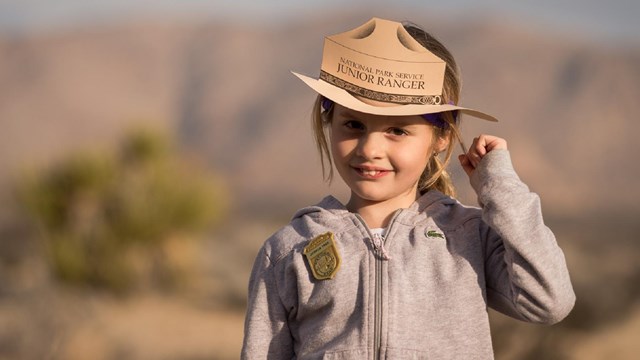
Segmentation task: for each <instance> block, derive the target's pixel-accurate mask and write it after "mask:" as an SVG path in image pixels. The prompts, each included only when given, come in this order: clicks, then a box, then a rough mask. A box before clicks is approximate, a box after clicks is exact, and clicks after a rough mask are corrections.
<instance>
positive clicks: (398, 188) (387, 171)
mask: <svg viewBox="0 0 640 360" xmlns="http://www.w3.org/2000/svg"><path fill="white" fill-rule="evenodd" d="M433 139H434V133H433V127H432V126H431V125H430V124H428V123H427V122H426V121H425V120H424V119H423V118H422V117H420V116H418V115H414V116H379V115H371V114H365V113H361V112H358V111H354V110H350V109H347V108H345V107H343V106H340V105H339V104H335V108H334V109H333V118H332V121H331V152H332V155H333V161H334V164H335V167H336V169H337V170H338V173H339V174H340V176H341V177H342V179H343V180H344V182H345V183H346V184H347V185H348V186H349V188H350V189H351V199H350V201H349V205H351V206H356V207H361V206H366V205H371V204H375V203H381V202H387V203H388V204H390V205H393V206H395V207H396V208H405V207H408V206H409V205H411V203H413V202H414V201H415V200H416V198H417V196H418V191H417V186H418V180H419V179H420V175H421V174H422V172H423V171H424V169H425V167H426V166H427V163H428V162H429V159H430V157H431V156H432V155H433V153H434V151H438V152H440V151H442V150H444V149H445V148H446V145H447V141H446V140H445V139H443V138H438V140H437V141H435V143H434V141H433Z"/></svg>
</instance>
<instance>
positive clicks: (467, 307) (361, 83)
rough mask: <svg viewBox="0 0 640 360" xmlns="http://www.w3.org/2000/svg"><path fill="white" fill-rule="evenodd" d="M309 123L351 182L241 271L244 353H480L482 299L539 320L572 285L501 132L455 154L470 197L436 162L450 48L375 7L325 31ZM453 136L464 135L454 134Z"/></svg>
mask: <svg viewBox="0 0 640 360" xmlns="http://www.w3.org/2000/svg"><path fill="white" fill-rule="evenodd" d="M296 76H298V77H299V78H300V79H302V80H303V81H304V82H305V83H306V84H307V85H309V86H310V87H311V88H312V89H314V90H315V91H316V92H318V93H319V95H318V99H317V101H316V104H315V110H314V111H315V113H314V127H315V136H316V140H317V145H318V149H319V151H320V155H321V160H322V162H323V170H324V165H325V163H328V165H329V168H330V169H329V176H328V177H329V178H331V176H332V175H333V169H332V166H335V168H336V170H337V171H338V173H339V174H340V177H341V178H342V180H344V182H345V183H346V184H347V185H348V186H349V188H350V189H351V197H350V199H349V201H348V202H347V203H346V204H342V203H341V202H339V201H338V200H337V199H335V198H334V197H331V196H329V197H326V198H325V199H324V200H322V201H321V202H320V203H319V204H317V205H315V206H311V207H307V208H304V209H302V210H300V211H298V212H297V213H296V214H295V215H294V217H293V220H292V221H291V223H290V224H289V225H287V226H285V227H284V228H282V229H281V230H280V231H278V232H277V233H276V234H274V235H273V236H272V237H271V238H269V239H268V240H267V241H266V242H265V244H264V246H263V247H262V249H261V250H260V253H259V254H258V256H257V259H256V262H255V265H254V268H253V272H252V275H251V279H250V282H249V302H248V310H247V317H246V322H245V338H244V344H243V349H242V357H243V358H244V359H264V358H268V359H294V358H298V359H491V358H493V351H492V346H491V337H490V332H489V320H488V315H487V306H490V307H492V308H493V309H496V310H497V311H500V312H502V313H504V314H507V315H509V316H512V317H514V318H517V319H521V320H524V321H529V322H535V323H543V324H553V323H556V322H558V321H560V320H561V319H563V318H564V317H565V316H566V315H567V314H568V313H569V312H570V310H571V309H572V307H573V304H574V300H575V296H574V293H573V290H572V287H571V283H570V280H569V274H568V272H567V268H566V265H565V260H564V256H563V254H562V251H561V250H560V248H558V245H557V244H556V241H555V238H554V236H553V234H552V232H551V231H550V230H549V229H548V228H547V227H546V226H545V225H544V223H543V220H542V215H541V210H540V202H539V198H538V196H537V195H535V194H533V193H531V192H530V191H529V189H528V188H527V186H526V185H525V184H523V183H522V182H521V181H520V179H519V178H518V176H517V175H516V173H515V171H514V170H513V167H512V165H511V161H510V158H509V152H508V151H507V143H506V141H505V140H503V139H501V138H498V137H495V136H490V135H481V136H478V137H477V138H475V139H474V141H473V143H472V144H471V147H470V148H469V150H468V151H466V150H463V154H461V155H460V156H459V160H460V163H461V165H462V167H463V169H464V170H465V172H466V173H467V175H468V176H469V178H470V182H471V185H472V187H473V188H474V190H475V191H476V192H477V195H478V200H479V203H480V206H481V208H480V209H478V208H472V207H466V206H463V205H461V204H460V203H459V202H457V201H456V200H455V199H454V198H453V197H452V196H454V192H453V186H452V184H451V181H450V179H449V177H448V175H447V172H446V171H445V167H446V166H447V163H448V162H449V159H450V158H451V156H452V153H453V150H454V143H455V142H456V140H459V131H458V123H459V115H460V113H461V112H464V113H467V114H470V115H473V116H476V117H479V118H483V119H487V120H495V119H494V118H493V117H491V116H490V115H487V114H484V113H482V112H479V111H476V110H472V109H468V108H464V107H461V106H458V105H457V103H458V100H459V97H460V79H459V74H458V68H457V66H456V64H455V61H454V59H453V57H452V56H451V54H450V53H449V51H448V50H447V49H446V48H445V47H444V46H443V45H442V44H441V43H439V42H438V41H437V40H435V39H434V38H433V37H432V36H430V35H429V34H427V33H425V32H424V31H422V30H420V29H419V28H417V27H415V26H412V25H402V24H400V23H397V22H392V21H388V20H383V19H377V18H374V19H371V20H370V21H369V22H367V23H366V24H364V25H362V26H360V27H358V28H356V29H354V30H351V31H347V32H345V33H342V34H337V35H334V36H330V37H327V38H326V39H325V45H324V51H323V60H322V67H321V72H320V78H319V79H312V78H309V77H306V76H303V75H299V74H296ZM463 148H464V146H463Z"/></svg>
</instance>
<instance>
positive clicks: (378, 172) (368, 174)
mask: <svg viewBox="0 0 640 360" xmlns="http://www.w3.org/2000/svg"><path fill="white" fill-rule="evenodd" d="M353 169H354V170H355V171H356V172H357V173H358V174H359V175H360V176H362V177H364V178H366V179H377V178H380V177H382V176H385V175H387V174H388V173H389V172H390V171H389V170H384V169H363V168H358V167H353Z"/></svg>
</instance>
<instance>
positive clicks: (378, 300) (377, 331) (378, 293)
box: [355, 209, 402, 359]
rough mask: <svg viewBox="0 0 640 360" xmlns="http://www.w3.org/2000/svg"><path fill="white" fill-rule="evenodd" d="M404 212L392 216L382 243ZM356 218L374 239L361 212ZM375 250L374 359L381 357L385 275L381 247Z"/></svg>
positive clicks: (383, 242)
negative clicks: (383, 278) (383, 283)
mask: <svg viewBox="0 0 640 360" xmlns="http://www.w3.org/2000/svg"><path fill="white" fill-rule="evenodd" d="M401 212H402V209H400V210H397V211H396V212H395V213H394V214H393V217H392V218H391V221H390V222H389V226H388V228H387V236H385V237H384V238H383V240H382V245H383V246H384V244H385V243H386V242H387V238H388V236H389V234H391V228H392V227H393V224H394V223H395V221H396V218H397V217H398V215H400V213H401ZM355 216H356V218H357V219H358V220H359V221H360V223H362V226H364V228H365V230H366V231H367V234H368V235H369V237H370V238H371V239H373V234H371V230H370V229H369V226H367V223H366V222H365V221H364V219H363V218H362V217H361V216H360V214H357V213H356V214H355ZM374 252H375V255H376V256H375V262H376V263H375V264H376V269H375V272H376V285H375V304H374V319H373V321H374V323H373V324H374V326H373V358H374V359H379V358H380V345H381V344H380V343H381V341H382V339H381V338H382V276H383V272H382V262H383V261H384V260H383V257H382V251H381V250H380V249H374Z"/></svg>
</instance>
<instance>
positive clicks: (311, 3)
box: [0, 0, 640, 44]
mask: <svg viewBox="0 0 640 360" xmlns="http://www.w3.org/2000/svg"><path fill="white" fill-rule="evenodd" d="M391 4H392V5H391ZM345 6H350V7H356V8H357V7H363V6H366V7H371V6H374V7H377V8H384V7H389V6H392V7H393V8H414V9H416V10H417V11H438V12H443V13H452V14H466V15H470V14H477V15H479V16H484V15H488V14H491V15H492V16H493V17H494V18H496V19H500V18H503V19H509V21H517V22H522V23H525V24H527V25H529V26H532V27H538V28H541V29H544V30H547V31H552V32H555V31H559V32H561V33H564V34H568V35H572V34H584V33H587V34H588V35H589V36H590V37H593V38H594V39H595V40H597V41H606V42H616V43H625V42H627V43H634V44H640V35H639V34H640V21H638V20H637V19H638V17H640V1H638V0H609V1H602V0H520V1H506V0H485V1H473V0H448V1H442V0H440V1H428V0H394V1H390V0H387V1H382V0H368V1H365V0H349V1H345V0H322V1H319V0H305V1H302V0H262V1H256V0H252V1H248V0H235V1H234V0H0V33H10V32H25V31H26V32H33V31H50V30H52V29H60V28H69V27H73V26H76V25H86V24H91V23H104V22H107V23H108V22H113V21H119V20H125V19H127V18H132V17H140V16H143V17H144V16H146V17H150V18H156V17H158V16H162V17H168V18H171V17H185V16H193V15H196V16H200V17H207V18H214V19H215V18H219V19H224V20H225V21H238V22H243V21H244V22H249V21H250V22H255V21H257V22H265V23H269V22H282V21H286V20H287V19H290V18H292V17H295V16H296V15H300V14H301V13H311V12H317V11H330V10H332V9H336V11H338V9H344V7H345Z"/></svg>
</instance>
